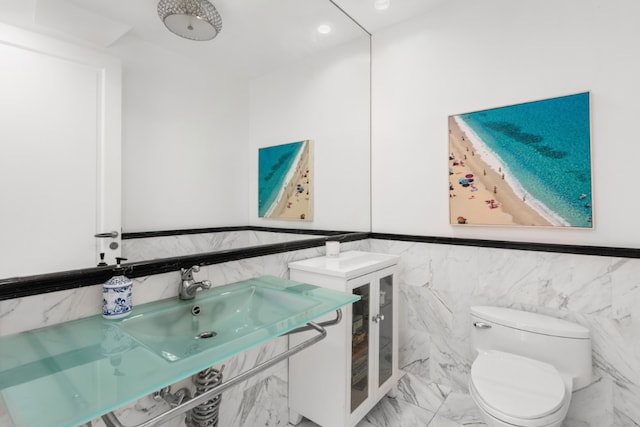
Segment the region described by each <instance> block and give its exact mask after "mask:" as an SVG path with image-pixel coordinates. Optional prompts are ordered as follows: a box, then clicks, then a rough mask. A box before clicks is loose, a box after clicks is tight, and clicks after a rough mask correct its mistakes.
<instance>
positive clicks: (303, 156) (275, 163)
mask: <svg viewBox="0 0 640 427" xmlns="http://www.w3.org/2000/svg"><path fill="white" fill-rule="evenodd" d="M312 166H313V158H312V144H311V141H309V140H307V141H298V142H292V143H289V144H282V145H276V146H273V147H265V148H260V149H259V150H258V216H259V217H260V218H271V219H291V220H302V221H311V220H312V219H313V169H312Z"/></svg>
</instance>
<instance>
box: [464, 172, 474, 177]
mask: <svg viewBox="0 0 640 427" xmlns="http://www.w3.org/2000/svg"><path fill="white" fill-rule="evenodd" d="M464 177H465V178H473V174H472V173H468V174H466V175H465V176H464Z"/></svg>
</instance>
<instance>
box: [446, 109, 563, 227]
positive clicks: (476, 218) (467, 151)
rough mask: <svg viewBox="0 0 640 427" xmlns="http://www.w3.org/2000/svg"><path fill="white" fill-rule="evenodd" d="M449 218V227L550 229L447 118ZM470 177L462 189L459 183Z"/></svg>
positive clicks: (452, 121) (546, 222)
mask: <svg viewBox="0 0 640 427" xmlns="http://www.w3.org/2000/svg"><path fill="white" fill-rule="evenodd" d="M449 168H450V169H449V170H450V174H449V184H450V186H449V216H450V222H451V224H471V225H522V226H551V225H552V224H551V223H550V222H549V221H548V220H547V219H545V218H544V217H543V216H542V215H540V214H539V213H538V212H537V211H536V210H535V209H533V208H532V207H531V206H529V205H528V204H527V201H526V196H523V197H520V196H517V195H516V194H515V192H514V191H513V189H512V188H511V186H510V185H509V184H508V182H507V181H506V180H505V179H504V176H503V175H502V173H501V172H502V171H501V170H500V171H496V170H494V169H493V168H491V167H490V166H489V165H488V163H487V162H485V160H483V158H482V154H481V153H478V152H476V151H475V148H474V146H473V145H472V144H471V142H470V141H469V137H468V136H467V135H466V134H465V133H464V132H463V130H462V129H460V127H459V126H458V123H457V122H456V120H455V118H454V117H449ZM470 175H473V176H472V178H471V179H473V182H471V183H470V185H469V186H467V187H463V186H462V185H461V184H460V183H459V180H460V178H465V177H466V176H470Z"/></svg>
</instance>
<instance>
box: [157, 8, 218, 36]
mask: <svg viewBox="0 0 640 427" xmlns="http://www.w3.org/2000/svg"><path fill="white" fill-rule="evenodd" d="M158 16H159V17H160V19H161V20H162V22H164V25H165V26H166V27H167V28H168V29H169V31H171V32H172V33H174V34H177V35H179V36H180V37H184V38H186V39H189V40H198V41H206V40H211V39H213V38H214V37H216V36H217V35H218V33H219V32H220V31H221V30H222V18H221V17H220V14H219V13H218V11H217V10H216V8H215V7H214V6H213V5H212V4H211V3H209V2H208V1H207V0H160V3H158Z"/></svg>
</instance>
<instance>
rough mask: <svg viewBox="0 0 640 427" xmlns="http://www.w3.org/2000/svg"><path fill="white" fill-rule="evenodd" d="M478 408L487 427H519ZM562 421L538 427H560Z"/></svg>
mask: <svg viewBox="0 0 640 427" xmlns="http://www.w3.org/2000/svg"><path fill="white" fill-rule="evenodd" d="M476 407H477V406H476ZM478 409H479V411H480V415H481V416H482V419H483V420H484V423H485V424H486V425H487V427H519V426H517V425H514V424H508V423H505V422H504V421H500V420H499V419H497V418H494V417H492V416H491V415H489V414H487V413H485V412H484V411H482V409H480V408H478ZM562 421H564V420H560V421H556V422H555V423H553V424H545V425H541V426H539V427H561V426H562Z"/></svg>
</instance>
